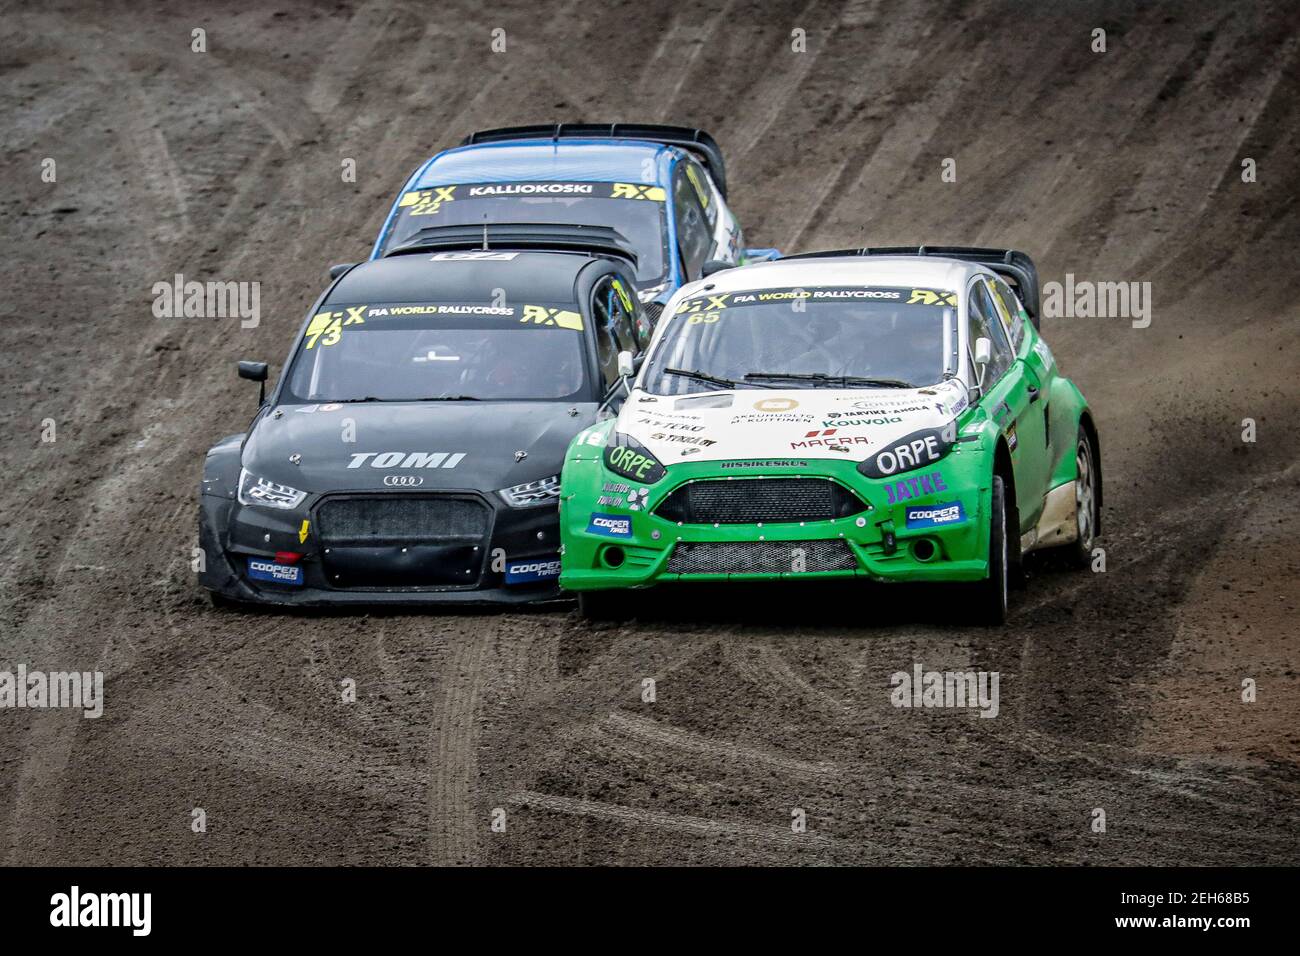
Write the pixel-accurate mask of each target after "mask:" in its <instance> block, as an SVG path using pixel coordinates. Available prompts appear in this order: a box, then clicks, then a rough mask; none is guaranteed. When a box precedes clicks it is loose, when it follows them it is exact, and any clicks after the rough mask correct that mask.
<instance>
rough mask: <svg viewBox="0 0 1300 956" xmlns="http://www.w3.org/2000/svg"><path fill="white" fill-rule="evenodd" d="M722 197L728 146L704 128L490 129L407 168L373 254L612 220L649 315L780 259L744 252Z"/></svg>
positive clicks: (563, 125) (447, 246)
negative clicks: (698, 282)
mask: <svg viewBox="0 0 1300 956" xmlns="http://www.w3.org/2000/svg"><path fill="white" fill-rule="evenodd" d="M726 200H727V174H726V168H725V166H724V164H723V159H722V151H721V150H720V149H719V148H718V144H717V143H716V142H715V141H714V139H713V137H712V136H710V135H709V134H708V133H706V132H704V131H703V130H697V129H688V128H684V127H678V126H651V125H641V124H627V123H614V124H603V125H598V124H573V123H561V124H556V125H550V126H517V127H509V128H504V129H492V130H484V131H481V132H477V133H473V134H472V135H470V136H469V137H467V138H466V139H465V142H464V143H463V144H461V145H460V146H458V147H456V148H454V149H448V150H444V151H443V152H441V153H438V154H437V155H436V156H434V157H433V158H432V159H430V160H428V161H427V162H425V163H424V165H422V166H421V167H420V168H419V169H417V170H416V171H415V173H413V174H412V175H411V177H410V179H408V180H407V182H406V185H405V186H403V188H402V191H401V193H400V194H399V195H398V197H397V200H396V201H395V202H394V203H393V208H392V211H391V212H390V213H389V215H388V218H387V220H386V221H385V222H384V225H383V228H382V229H381V230H380V233H379V238H378V239H377V240H376V242H375V246H374V250H373V251H372V252H371V256H370V258H371V259H381V258H385V257H387V256H392V255H397V254H403V253H409V252H415V251H423V250H426V249H444V250H445V249H451V248H458V247H459V248H466V247H469V246H471V245H472V244H473V243H474V241H475V232H476V230H479V229H481V228H482V227H483V226H484V225H485V224H491V225H495V226H501V225H512V226H520V227H524V226H532V227H534V228H536V227H538V226H561V227H572V226H589V227H590V226H596V227H604V228H607V229H612V230H614V232H615V233H616V234H617V235H616V237H615V238H616V239H617V240H618V241H621V242H622V243H623V244H624V245H625V246H626V247H627V248H629V249H630V250H631V251H632V252H633V253H634V254H635V261H636V294H637V297H638V298H639V299H640V300H641V302H642V303H643V304H644V305H645V308H646V312H647V314H648V316H649V317H650V318H651V319H652V320H653V319H655V318H657V317H658V313H659V311H660V310H661V309H662V307H663V303H665V302H666V301H667V300H668V297H669V296H670V295H672V293H673V292H674V291H676V289H677V288H678V287H679V286H681V285H683V284H684V283H686V282H690V281H693V280H695V279H699V278H701V277H702V276H704V275H706V274H708V273H709V272H712V271H716V270H717V269H718V268H722V267H726V266H734V265H742V264H744V263H746V262H754V261H760V260H765V259H772V258H776V257H777V256H778V253H777V251H776V250H775V249H746V248H745V246H744V237H743V235H742V233H741V229H740V224H739V223H738V222H737V221H736V217H735V216H734V215H732V213H731V210H730V209H728V208H727V201H726Z"/></svg>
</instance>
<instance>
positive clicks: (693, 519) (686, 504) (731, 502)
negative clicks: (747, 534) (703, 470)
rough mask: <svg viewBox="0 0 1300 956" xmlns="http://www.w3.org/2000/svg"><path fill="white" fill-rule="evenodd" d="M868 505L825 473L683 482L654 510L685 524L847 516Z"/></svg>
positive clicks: (801, 519) (755, 522)
mask: <svg viewBox="0 0 1300 956" xmlns="http://www.w3.org/2000/svg"><path fill="white" fill-rule="evenodd" d="M866 507H867V506H866V505H865V504H863V503H862V501H861V500H860V499H859V498H858V497H857V496H856V495H854V494H853V492H851V491H849V490H848V489H847V488H845V487H844V486H843V485H840V484H838V483H837V482H834V481H830V480H829V479H826V478H734V479H730V480H728V479H709V480H706V481H695V482H691V483H689V484H685V485H682V486H681V487H680V488H677V489H676V490H675V491H673V493H672V494H670V495H669V496H668V497H667V498H665V499H664V501H663V503H662V504H660V505H659V507H658V508H657V509H656V510H655V514H657V515H658V516H659V517H661V518H664V519H666V520H668V521H680V522H682V523H684V524H757V523H759V522H765V523H770V524H780V523H783V522H785V523H788V522H795V521H830V520H831V519H832V518H847V517H849V516H850V515H855V514H857V513H858V512H860V511H865V510H866Z"/></svg>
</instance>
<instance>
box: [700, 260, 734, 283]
mask: <svg viewBox="0 0 1300 956" xmlns="http://www.w3.org/2000/svg"><path fill="white" fill-rule="evenodd" d="M734 268H736V264H735V263H734V262H727V261H726V260H725V259H710V260H709V261H708V262H706V263H704V265H703V266H701V267H700V278H702V279H704V278H708V277H709V276H711V275H713V274H714V273H715V272H721V271H722V270H723V269H734Z"/></svg>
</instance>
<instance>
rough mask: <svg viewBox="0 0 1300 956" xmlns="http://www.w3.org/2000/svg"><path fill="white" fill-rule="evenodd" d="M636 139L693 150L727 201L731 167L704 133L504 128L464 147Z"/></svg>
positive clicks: (645, 127) (651, 127)
mask: <svg viewBox="0 0 1300 956" xmlns="http://www.w3.org/2000/svg"><path fill="white" fill-rule="evenodd" d="M546 139H549V140H553V141H555V142H559V141H560V140H563V139H635V140H641V141H643V142H648V143H659V144H661V145H663V146H677V147H680V148H682V149H686V150H690V152H691V153H692V154H694V155H695V156H696V157H697V158H698V159H699V160H700V161H701V162H703V163H704V166H705V168H706V169H708V171H709V175H710V176H711V177H713V182H714V184H715V185H716V186H717V187H718V192H720V193H722V198H723V199H726V198H727V167H726V164H725V163H724V162H723V160H722V150H721V149H720V148H719V147H718V143H717V141H716V140H715V139H714V138H713V137H712V136H710V135H709V134H708V133H706V132H704V130H702V129H691V128H690V127H689V126H660V125H657V124H653V123H549V124H541V125H537V126H503V127H501V128H499V129H484V130H479V131H478V132H475V133H470V134H469V135H468V136H466V137H465V140H464V142H463V143H461V145H462V146H475V145H478V144H480V143H503V142H508V141H510V140H546Z"/></svg>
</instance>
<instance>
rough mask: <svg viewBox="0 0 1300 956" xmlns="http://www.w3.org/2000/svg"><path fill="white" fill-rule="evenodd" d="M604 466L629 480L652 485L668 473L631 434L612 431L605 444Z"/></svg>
mask: <svg viewBox="0 0 1300 956" xmlns="http://www.w3.org/2000/svg"><path fill="white" fill-rule="evenodd" d="M604 460H605V467H606V468H608V469H609V470H610V471H612V472H613V473H614V474H616V475H619V476H620V477H622V478H627V479H628V480H629V481H636V482H640V483H641V484H645V485H653V484H654V483H655V482H656V481H659V480H660V479H661V478H663V476H664V475H666V474H667V473H668V469H666V468H664V466H663V465H661V464H660V463H659V459H657V458H655V456H654V455H652V454H650V450H649V449H648V448H646V447H645V445H642V444H641V443H640V442H639V441H637V440H636V439H635V438H633V437H632V436H631V435H623V434H620V433H619V432H613V433H612V434H611V435H610V436H609V443H608V444H607V445H606V446H605V454H604Z"/></svg>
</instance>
